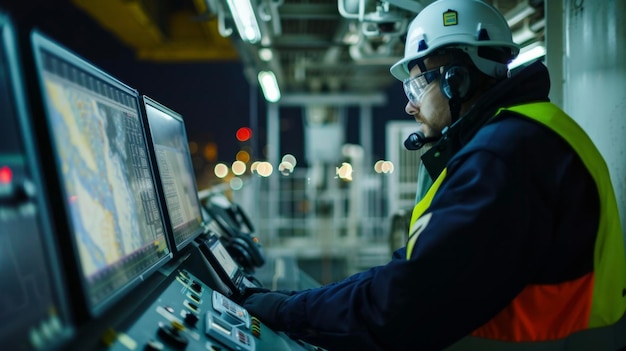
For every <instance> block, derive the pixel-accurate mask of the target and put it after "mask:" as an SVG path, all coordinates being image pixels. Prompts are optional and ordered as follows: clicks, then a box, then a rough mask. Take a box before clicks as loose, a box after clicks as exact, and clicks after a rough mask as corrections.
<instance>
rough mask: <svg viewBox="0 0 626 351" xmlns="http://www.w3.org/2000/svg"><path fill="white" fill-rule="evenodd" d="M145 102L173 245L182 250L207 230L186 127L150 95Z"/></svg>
mask: <svg viewBox="0 0 626 351" xmlns="http://www.w3.org/2000/svg"><path fill="white" fill-rule="evenodd" d="M142 100H143V107H144V109H145V117H146V118H147V120H148V123H147V125H148V128H147V129H149V131H150V133H149V134H150V137H151V139H152V145H153V147H154V153H155V158H156V164H157V168H158V174H159V177H160V180H161V184H162V189H161V191H162V192H163V194H162V196H163V197H164V198H165V204H166V205H167V212H168V214H169V216H166V222H167V221H169V222H170V223H169V224H170V225H169V228H171V230H172V237H173V241H174V242H173V243H172V246H173V247H175V248H176V249H177V250H180V249H182V248H183V247H184V246H185V245H187V244H188V243H189V242H190V241H191V240H193V238H195V237H196V236H198V235H199V234H200V233H202V232H203V231H204V224H203V218H202V209H201V208H200V201H199V199H198V190H197V187H196V178H195V175H194V173H193V166H192V164H191V158H190V154H189V146H188V144H187V133H186V131H185V124H184V121H183V118H182V116H181V115H180V114H179V113H177V112H175V111H173V110H171V109H169V108H167V107H165V106H163V105H162V104H160V103H158V102H156V101H155V100H153V99H151V98H149V97H147V96H143V97H142Z"/></svg>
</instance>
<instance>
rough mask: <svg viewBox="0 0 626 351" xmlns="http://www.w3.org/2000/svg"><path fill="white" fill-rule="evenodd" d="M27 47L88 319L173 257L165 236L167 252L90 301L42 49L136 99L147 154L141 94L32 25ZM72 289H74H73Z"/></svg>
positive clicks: (52, 183)
mask: <svg viewBox="0 0 626 351" xmlns="http://www.w3.org/2000/svg"><path fill="white" fill-rule="evenodd" d="M29 42H30V48H31V50H32V56H33V67H32V68H33V74H34V75H35V77H34V78H35V80H36V81H37V87H36V88H35V89H36V90H37V93H38V97H39V99H38V100H39V102H40V104H41V105H40V106H38V108H39V109H40V110H39V111H38V112H39V114H40V116H39V118H40V119H41V120H40V121H39V126H38V128H39V129H40V132H39V133H38V134H39V135H40V136H41V137H43V138H44V139H45V143H46V147H45V148H42V149H47V155H46V156H45V158H46V159H47V162H46V167H47V169H49V170H50V171H49V172H47V178H48V184H49V186H48V187H49V190H50V191H52V192H54V193H55V195H56V199H57V201H58V202H60V204H58V205H57V206H54V207H55V210H56V213H55V219H57V222H58V224H57V227H58V230H59V233H63V234H64V235H62V236H63V238H61V240H64V241H65V242H64V246H65V247H66V250H68V252H66V253H67V254H68V256H69V257H66V262H65V265H66V268H67V267H69V270H71V271H72V274H73V277H74V279H75V280H76V283H77V284H78V285H79V286H80V288H79V292H77V293H75V295H74V298H79V299H80V302H79V304H80V307H81V308H80V310H77V311H76V314H77V316H78V318H79V319H81V320H82V319H89V318H96V317H99V316H101V315H103V314H104V313H105V312H106V311H108V310H110V309H111V308H112V306H114V305H115V304H116V303H117V302H119V301H120V300H122V298H123V297H124V296H127V295H128V294H129V293H130V292H131V291H132V290H133V289H134V288H136V287H137V286H139V285H140V284H141V283H142V282H143V281H145V280H146V279H147V278H148V277H150V276H152V275H153V274H154V273H156V272H157V271H158V269H159V268H160V267H162V266H163V265H165V264H166V263H167V262H169V261H170V260H171V259H172V258H173V252H172V247H171V246H170V245H169V241H168V240H167V239H166V240H164V241H165V243H166V245H167V246H168V252H167V253H166V254H164V255H163V256H162V257H160V258H159V259H158V260H156V261H154V262H153V263H152V265H151V266H150V267H148V268H146V269H145V270H144V271H143V272H142V273H141V274H138V275H136V276H134V277H133V278H131V279H129V280H128V281H127V282H126V283H125V284H124V285H123V286H121V287H119V288H118V289H117V290H115V291H114V292H113V293H111V294H109V296H107V297H105V298H103V299H101V300H99V301H98V302H96V303H93V302H91V301H90V296H89V290H90V287H89V283H88V282H87V279H86V276H85V274H84V270H83V268H82V265H81V258H80V254H79V250H78V247H77V242H76V239H75V236H74V235H75V232H74V228H73V226H72V218H71V214H70V211H69V209H68V208H67V206H66V203H65V202H64V201H63V200H62V199H65V198H66V196H67V194H66V189H65V185H64V184H63V174H62V170H61V169H60V168H61V167H60V160H59V157H58V150H57V149H56V143H55V139H54V136H53V135H52V126H51V125H50V118H49V116H48V111H47V109H46V107H45V105H46V104H47V94H46V90H45V86H44V85H45V82H44V77H43V72H44V69H43V58H42V53H41V50H46V51H48V52H49V53H51V54H53V55H55V56H57V57H59V58H61V59H63V60H65V61H66V62H68V63H69V64H71V65H74V66H75V67H77V68H79V69H82V70H84V71H87V72H89V73H90V74H92V75H93V76H94V77H95V78H97V79H99V80H100V81H102V82H104V83H107V84H110V85H111V86H114V87H115V88H116V89H119V90H120V91H122V92H124V93H126V94H128V95H130V96H131V97H132V98H133V100H134V101H135V105H136V112H137V118H138V119H139V122H140V123H139V124H140V125H141V128H142V134H143V139H144V142H145V148H146V154H147V155H149V151H150V144H149V143H148V140H147V137H146V130H145V128H144V126H143V122H142V118H143V117H142V110H141V107H140V103H141V102H140V98H139V92H138V91H137V90H136V89H134V88H132V87H130V86H128V85H127V84H125V83H123V82H122V81H120V80H118V79H117V78H115V77H113V76H112V75H111V74H109V73H107V72H105V71H103V70H102V69H100V68H99V67H97V66H96V65H94V64H92V63H91V62H89V61H88V60H87V59H85V58H83V57H82V56H80V55H79V54H77V53H76V52H74V51H72V50H70V49H68V48H66V47H65V46H63V45H62V44H61V43H59V42H57V41H55V40H53V39H52V38H50V37H48V36H47V35H46V34H44V33H42V32H40V31H39V30H37V29H35V30H33V31H32V32H31V34H30V40H29ZM147 159H148V162H152V160H151V159H150V157H147ZM148 168H149V169H150V170H151V178H152V184H153V189H154V192H155V194H154V196H155V199H156V201H157V207H158V210H159V214H160V216H161V225H162V226H163V231H164V236H165V238H167V228H166V227H165V223H164V221H163V218H164V213H163V204H162V203H160V199H159V196H158V193H157V183H156V182H157V179H156V177H155V174H154V172H153V169H154V167H153V165H152V164H150V165H149V167H148ZM74 290H75V289H74Z"/></svg>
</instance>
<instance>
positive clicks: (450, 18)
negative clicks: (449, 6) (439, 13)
mask: <svg viewBox="0 0 626 351" xmlns="http://www.w3.org/2000/svg"><path fill="white" fill-rule="evenodd" d="M457 24H459V21H458V17H457V12H456V11H454V10H448V11H446V12H444V13H443V25H444V26H446V27H447V26H456V25H457Z"/></svg>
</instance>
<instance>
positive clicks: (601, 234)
mask: <svg viewBox="0 0 626 351" xmlns="http://www.w3.org/2000/svg"><path fill="white" fill-rule="evenodd" d="M503 111H512V112H515V113H517V114H520V115H523V116H526V117H528V118H530V119H532V120H534V121H537V122H539V123H541V124H543V125H545V126H547V127H548V128H550V129H551V130H553V131H554V132H556V133H557V134H559V135H560V136H561V137H562V138H563V139H564V140H565V141H566V142H567V143H568V144H569V145H570V146H571V147H572V149H574V151H575V152H576V153H577V154H578V156H579V157H580V159H581V160H582V162H583V164H584V165H585V167H586V168H587V170H588V171H589V173H590V174H591V176H592V178H593V179H594V181H595V183H596V186H597V188H598V195H599V200H600V201H599V204H600V211H599V214H600V218H599V225H598V234H597V237H596V240H595V248H594V260H593V271H592V272H590V273H588V274H586V275H584V276H583V277H581V278H577V279H575V280H573V281H568V282H562V283H560V284H554V285H528V286H526V287H525V288H524V290H522V291H521V292H520V293H519V294H518V296H517V297H516V298H515V299H513V301H511V303H510V304H509V306H507V307H505V309H504V310H503V311H502V312H501V313H499V314H498V315H496V316H495V317H494V318H493V319H492V320H491V321H489V322H487V323H486V324H485V325H483V326H481V327H480V328H478V329H477V330H475V331H474V332H473V333H472V335H471V336H468V337H465V338H464V339H462V340H461V341H459V342H458V343H456V344H454V345H453V346H452V347H451V348H450V350H454V351H460V350H480V351H486V350H512V351H513V350H514V351H518V350H519V351H522V350H533V351H534V350H593V351H600V350H609V351H614V350H617V349H618V348H621V347H623V346H626V317H625V318H622V317H623V316H624V315H625V311H626V297H625V295H626V255H625V253H624V237H623V234H622V228H621V224H620V219H619V212H618V208H617V202H616V200H615V194H614V192H613V186H612V184H611V179H610V176H609V171H608V169H607V166H606V164H605V162H604V159H603V158H602V156H601V155H600V153H599V152H598V150H597V149H596V147H595V146H594V144H593V143H592V141H591V140H590V139H589V137H588V136H587V134H586V133H585V132H584V131H583V130H582V129H581V128H580V127H579V126H578V125H577V124H576V122H574V121H573V120H572V119H571V118H570V117H569V116H567V115H566V114H565V113H564V112H563V111H562V110H561V109H559V108H558V107H557V106H556V105H554V104H552V103H549V102H538V103H529V104H522V105H517V106H513V107H508V108H503V109H500V110H499V111H498V112H497V113H496V116H497V115H498V114H499V113H501V112H503ZM446 175H447V169H444V170H443V171H442V172H441V174H440V175H439V177H438V178H437V179H436V180H435V182H434V183H433V185H432V187H431V188H430V189H429V191H428V192H427V193H426V195H425V196H424V198H423V199H422V200H421V201H420V202H419V203H418V204H417V205H416V206H415V208H414V209H413V214H412V217H411V226H410V232H409V239H408V242H407V246H406V248H407V250H406V252H407V256H406V257H407V260H409V259H410V258H411V253H412V251H413V248H414V247H415V243H416V242H417V239H418V237H419V234H420V233H421V231H422V230H423V228H419V226H420V224H419V221H418V220H419V218H420V217H421V216H422V215H423V214H425V213H426V212H427V210H428V208H429V207H430V203H431V202H432V199H433V197H434V196H435V194H436V193H437V190H438V189H439V187H440V186H441V183H442V182H443V180H444V179H445V177H446ZM557 288H558V289H557ZM563 291H565V292H566V293H567V292H572V293H573V292H575V294H576V295H572V296H570V297H575V300H576V301H579V304H578V306H571V308H575V309H576V310H577V311H581V312H582V315H583V316H585V317H584V318H582V319H583V320H559V323H556V322H557V321H556V319H553V320H552V321H548V323H546V321H538V320H536V318H534V317H535V315H536V314H537V313H535V312H536V311H537V310H538V309H541V306H546V308H548V309H549V307H550V306H552V305H554V304H556V305H558V304H559V302H558V301H562V298H563V296H562V295H560V294H561V293H562V292H563ZM561 304H562V302H561ZM568 307H569V306H568ZM553 317H555V316H553ZM451 318H453V317H452V316H451ZM578 319H580V318H578ZM556 324H558V325H556ZM585 345H587V348H584V347H585ZM590 345H593V347H591V346H590ZM581 347H582V348H581Z"/></svg>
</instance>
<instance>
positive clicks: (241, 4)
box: [226, 0, 261, 43]
mask: <svg viewBox="0 0 626 351" xmlns="http://www.w3.org/2000/svg"><path fill="white" fill-rule="evenodd" d="M226 2H227V3H228V8H229V9H230V13H231V14H232V15H233V19H234V20H235V25H236V26H237V31H238V32H239V36H241V39H242V40H244V41H247V42H249V43H256V42H258V41H259V40H261V30H260V29H259V23H258V22H257V20H256V16H255V15H254V11H253V10H252V4H250V0H226Z"/></svg>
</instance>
